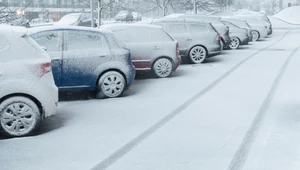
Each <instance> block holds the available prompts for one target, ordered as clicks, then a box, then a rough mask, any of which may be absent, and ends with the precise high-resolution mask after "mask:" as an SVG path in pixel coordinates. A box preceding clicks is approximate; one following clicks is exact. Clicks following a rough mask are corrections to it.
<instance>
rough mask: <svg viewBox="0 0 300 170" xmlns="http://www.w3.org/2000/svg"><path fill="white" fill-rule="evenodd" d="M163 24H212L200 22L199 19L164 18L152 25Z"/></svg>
mask: <svg viewBox="0 0 300 170" xmlns="http://www.w3.org/2000/svg"><path fill="white" fill-rule="evenodd" d="M162 22H185V23H203V24H209V23H210V22H207V21H202V20H201V21H199V20H198V19H192V18H162V19H158V20H155V21H153V22H152V23H162Z"/></svg>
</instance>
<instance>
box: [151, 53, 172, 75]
mask: <svg viewBox="0 0 300 170" xmlns="http://www.w3.org/2000/svg"><path fill="white" fill-rule="evenodd" d="M152 70H153V73H154V75H155V77H159V78H165V77H169V76H170V75H171V74H172V72H173V64H172V62H171V61H170V60H169V59H167V58H160V59H158V60H156V61H155V62H154V64H153V68H152Z"/></svg>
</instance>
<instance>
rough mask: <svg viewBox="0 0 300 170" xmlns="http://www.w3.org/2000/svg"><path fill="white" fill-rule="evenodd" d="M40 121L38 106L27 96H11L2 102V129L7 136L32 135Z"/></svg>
mask: <svg viewBox="0 0 300 170" xmlns="http://www.w3.org/2000/svg"><path fill="white" fill-rule="evenodd" d="M40 122H41V113H40V110H39V108H38V106H37V105H36V104H35V103H34V102H33V101H32V100H30V99H28V98H26V97H21V96H18V97H10V98H8V99H6V100H4V101H3V102H2V103H1V104H0V130H1V131H2V132H3V133H4V135H6V136H9V137H22V136H26V135H30V134H32V133H33V132H34V131H35V130H36V128H37V127H38V125H39V123H40Z"/></svg>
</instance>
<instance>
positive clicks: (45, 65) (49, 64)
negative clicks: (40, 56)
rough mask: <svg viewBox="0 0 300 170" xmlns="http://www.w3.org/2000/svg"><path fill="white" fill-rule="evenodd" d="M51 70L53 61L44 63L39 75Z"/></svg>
mask: <svg viewBox="0 0 300 170" xmlns="http://www.w3.org/2000/svg"><path fill="white" fill-rule="evenodd" d="M50 71H51V62H48V63H43V64H41V66H40V71H39V76H43V75H45V74H47V73H49V72H50Z"/></svg>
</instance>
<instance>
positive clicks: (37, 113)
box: [0, 26, 58, 137]
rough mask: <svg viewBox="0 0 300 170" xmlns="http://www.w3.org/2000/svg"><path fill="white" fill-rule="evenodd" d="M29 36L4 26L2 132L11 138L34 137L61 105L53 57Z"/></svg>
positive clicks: (0, 32)
mask: <svg viewBox="0 0 300 170" xmlns="http://www.w3.org/2000/svg"><path fill="white" fill-rule="evenodd" d="M26 33H27V29H26V28H21V27H14V26H0V87H1V88H0V131H1V134H4V135H5V136H9V137H21V136H26V135H30V134H32V133H33V132H34V130H36V128H37V127H38V125H39V124H40V123H41V121H42V120H43V119H44V118H45V117H48V116H51V115H53V114H55V112H56V106H57V102H58V89H57V87H56V86H55V84H54V79H53V74H52V71H51V60H50V57H49V55H48V54H47V53H46V52H45V51H44V50H43V49H42V48H41V47H40V46H39V45H38V44H37V43H36V42H35V41H33V40H32V39H31V38H30V37H28V36H27V34H26Z"/></svg>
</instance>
